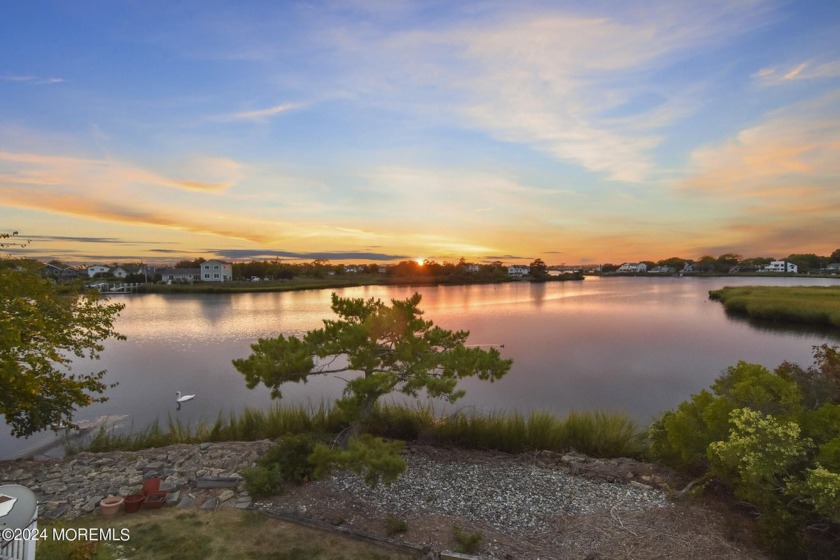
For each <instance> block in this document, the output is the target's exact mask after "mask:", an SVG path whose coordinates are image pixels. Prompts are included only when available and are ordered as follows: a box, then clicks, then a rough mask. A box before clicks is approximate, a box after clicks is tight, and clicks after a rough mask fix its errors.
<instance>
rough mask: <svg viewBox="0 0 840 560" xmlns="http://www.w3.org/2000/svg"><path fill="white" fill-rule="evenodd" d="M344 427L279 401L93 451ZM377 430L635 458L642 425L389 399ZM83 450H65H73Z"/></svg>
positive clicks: (332, 414)
mask: <svg viewBox="0 0 840 560" xmlns="http://www.w3.org/2000/svg"><path fill="white" fill-rule="evenodd" d="M346 426H347V423H346V422H345V421H344V420H343V418H342V414H341V411H339V410H337V409H336V408H334V407H331V406H329V405H327V404H324V403H321V404H320V405H319V406H317V407H315V406H308V407H307V406H303V405H282V406H281V405H278V406H275V407H273V408H271V409H269V410H268V411H262V410H254V409H250V408H248V409H245V410H244V411H242V412H241V413H239V414H230V415H229V416H228V417H224V416H222V415H221V414H219V416H218V417H217V418H216V420H215V422H213V423H212V424H208V423H206V422H199V423H198V424H196V425H193V426H189V425H184V424H182V423H181V421H180V420H177V419H176V420H173V419H172V418H171V417H170V418H169V419H168V424H167V427H166V428H165V429H164V428H162V427H161V426H160V424H159V423H158V422H153V423H152V424H150V425H149V426H148V427H147V428H145V429H143V430H141V431H139V432H135V433H129V434H124V433H114V432H109V431H106V430H100V431H99V432H97V433H96V434H94V436H93V438H92V439H91V440H90V442H89V443H88V444H87V446H86V447H85V450H88V451H96V452H99V451H112V450H138V449H146V448H150V447H162V446H165V445H171V444H175V443H199V442H203V441H253V440H259V439H277V438H279V437H281V436H284V435H287V434H304V433H314V434H336V433H338V432H340V431H341V430H342V429H343V428H345V427H346ZM367 429H368V431H370V432H371V433H373V434H374V435H378V436H383V437H389V438H395V439H402V440H407V441H413V440H420V441H426V442H430V443H436V444H441V445H454V446H459V447H464V448H471V449H486V450H496V451H503V452H506V453H522V452H526V451H536V450H548V451H557V452H565V451H569V450H576V451H579V452H581V453H586V454H588V455H592V456H595V457H619V456H638V455H639V454H640V453H641V452H642V450H643V446H644V441H643V440H642V436H641V435H640V434H641V432H640V430H639V427H638V426H637V424H636V423H635V422H634V421H633V420H631V419H630V418H628V417H627V416H626V415H624V414H611V413H605V412H572V413H570V414H569V415H568V416H566V417H565V418H562V417H559V416H555V415H553V414H550V413H547V412H533V413H531V414H529V415H527V416H526V415H524V414H522V413H519V412H501V411H491V412H482V413H479V412H475V411H470V410H459V411H456V412H454V413H451V414H437V413H436V412H435V410H434V408H433V407H432V405H430V404H416V405H409V404H404V403H402V404H400V403H387V404H382V405H379V406H377V407H376V409H375V411H374V413H373V416H372V418H371V420H370V422H369V424H368V426H367ZM79 450H80V449H72V450H70V449H68V452H72V451H79Z"/></svg>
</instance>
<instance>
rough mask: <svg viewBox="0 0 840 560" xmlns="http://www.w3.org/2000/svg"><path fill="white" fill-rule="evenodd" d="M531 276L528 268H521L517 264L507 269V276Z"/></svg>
mask: <svg viewBox="0 0 840 560" xmlns="http://www.w3.org/2000/svg"><path fill="white" fill-rule="evenodd" d="M529 274H531V267H530V266H521V265H518V264H514V265H511V266H509V267H508V276H516V277H520V276H528V275H529Z"/></svg>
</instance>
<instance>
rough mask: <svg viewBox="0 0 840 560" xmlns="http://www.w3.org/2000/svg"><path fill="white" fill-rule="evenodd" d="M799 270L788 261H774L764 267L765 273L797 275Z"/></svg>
mask: <svg viewBox="0 0 840 560" xmlns="http://www.w3.org/2000/svg"><path fill="white" fill-rule="evenodd" d="M798 270H799V269H798V267H797V266H796V265H795V264H793V263H791V262H787V261H772V262H771V263H770V264H768V265H767V266H765V267H764V272H792V273H793V274H796V273H797V272H798Z"/></svg>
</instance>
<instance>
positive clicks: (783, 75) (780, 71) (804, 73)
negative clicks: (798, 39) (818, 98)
mask: <svg viewBox="0 0 840 560" xmlns="http://www.w3.org/2000/svg"><path fill="white" fill-rule="evenodd" d="M752 77H753V78H754V79H756V80H758V81H759V82H760V83H762V84H765V85H781V84H786V83H792V82H799V81H803V80H818V79H829V78H838V77H840V60H832V61H829V62H818V61H814V60H807V61H805V62H800V63H798V64H796V65H793V66H787V67H778V68H775V67H767V68H762V69H761V70H759V71H758V72H756V73H754V74H753V75H752Z"/></svg>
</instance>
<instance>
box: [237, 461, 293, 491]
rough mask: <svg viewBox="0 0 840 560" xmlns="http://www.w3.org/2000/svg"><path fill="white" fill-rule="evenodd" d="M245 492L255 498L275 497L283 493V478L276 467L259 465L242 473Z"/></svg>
mask: <svg viewBox="0 0 840 560" xmlns="http://www.w3.org/2000/svg"><path fill="white" fill-rule="evenodd" d="M242 477H243V478H244V479H245V490H246V491H247V492H248V494H249V495H251V496H253V497H255V498H263V497H266V496H275V495H277V494H280V493H281V492H282V491H283V476H282V475H281V474H280V469H279V468H277V467H276V466H265V465H257V466H255V467H250V468H247V469H244V470H243V471H242Z"/></svg>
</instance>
